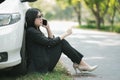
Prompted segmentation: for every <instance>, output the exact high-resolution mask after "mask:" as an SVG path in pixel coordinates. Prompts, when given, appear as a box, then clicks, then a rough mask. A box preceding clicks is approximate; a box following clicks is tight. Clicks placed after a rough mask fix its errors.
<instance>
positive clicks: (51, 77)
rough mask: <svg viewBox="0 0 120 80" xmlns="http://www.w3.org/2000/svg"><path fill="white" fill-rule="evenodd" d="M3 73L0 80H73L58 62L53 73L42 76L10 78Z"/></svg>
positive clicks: (27, 75)
mask: <svg viewBox="0 0 120 80" xmlns="http://www.w3.org/2000/svg"><path fill="white" fill-rule="evenodd" d="M3 74H4V73H2V75H1V77H0V80H72V78H71V77H70V75H69V74H68V72H67V70H66V69H65V68H64V67H63V65H62V64H61V63H60V62H58V64H57V66H56V67H55V69H54V71H53V72H51V73H46V74H41V73H37V72H35V73H28V74H26V75H21V76H20V75H17V76H10V75H9V76H8V75H3Z"/></svg>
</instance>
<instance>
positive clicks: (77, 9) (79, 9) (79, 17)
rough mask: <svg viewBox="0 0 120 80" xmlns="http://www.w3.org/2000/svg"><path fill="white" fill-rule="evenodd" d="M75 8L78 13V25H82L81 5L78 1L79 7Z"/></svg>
mask: <svg viewBox="0 0 120 80" xmlns="http://www.w3.org/2000/svg"><path fill="white" fill-rule="evenodd" d="M73 7H74V10H75V12H76V13H77V19H78V23H79V25H81V3H80V2H79V1H78V3H77V5H76V6H73Z"/></svg>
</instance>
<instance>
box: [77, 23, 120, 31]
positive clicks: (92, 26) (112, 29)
mask: <svg viewBox="0 0 120 80" xmlns="http://www.w3.org/2000/svg"><path fill="white" fill-rule="evenodd" d="M77 28H81V29H91V30H98V29H97V28H96V25H81V26H77ZM100 31H106V32H117V33H120V26H118V25H114V26H113V27H112V26H101V28H100Z"/></svg>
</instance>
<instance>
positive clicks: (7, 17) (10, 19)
mask: <svg viewBox="0 0 120 80" xmlns="http://www.w3.org/2000/svg"><path fill="white" fill-rule="evenodd" d="M20 18H21V15H20V14H19V13H13V14H0V26H5V25H9V24H14V23H16V22H18V21H19V20H20Z"/></svg>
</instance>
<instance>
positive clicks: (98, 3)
mask: <svg viewBox="0 0 120 80" xmlns="http://www.w3.org/2000/svg"><path fill="white" fill-rule="evenodd" d="M84 2H85V3H86V5H87V6H88V7H89V9H90V10H91V11H92V13H93V15H94V16H95V18H96V24H97V29H100V27H101V23H103V24H104V16H105V14H106V13H107V11H108V8H109V2H110V0H84Z"/></svg>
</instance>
